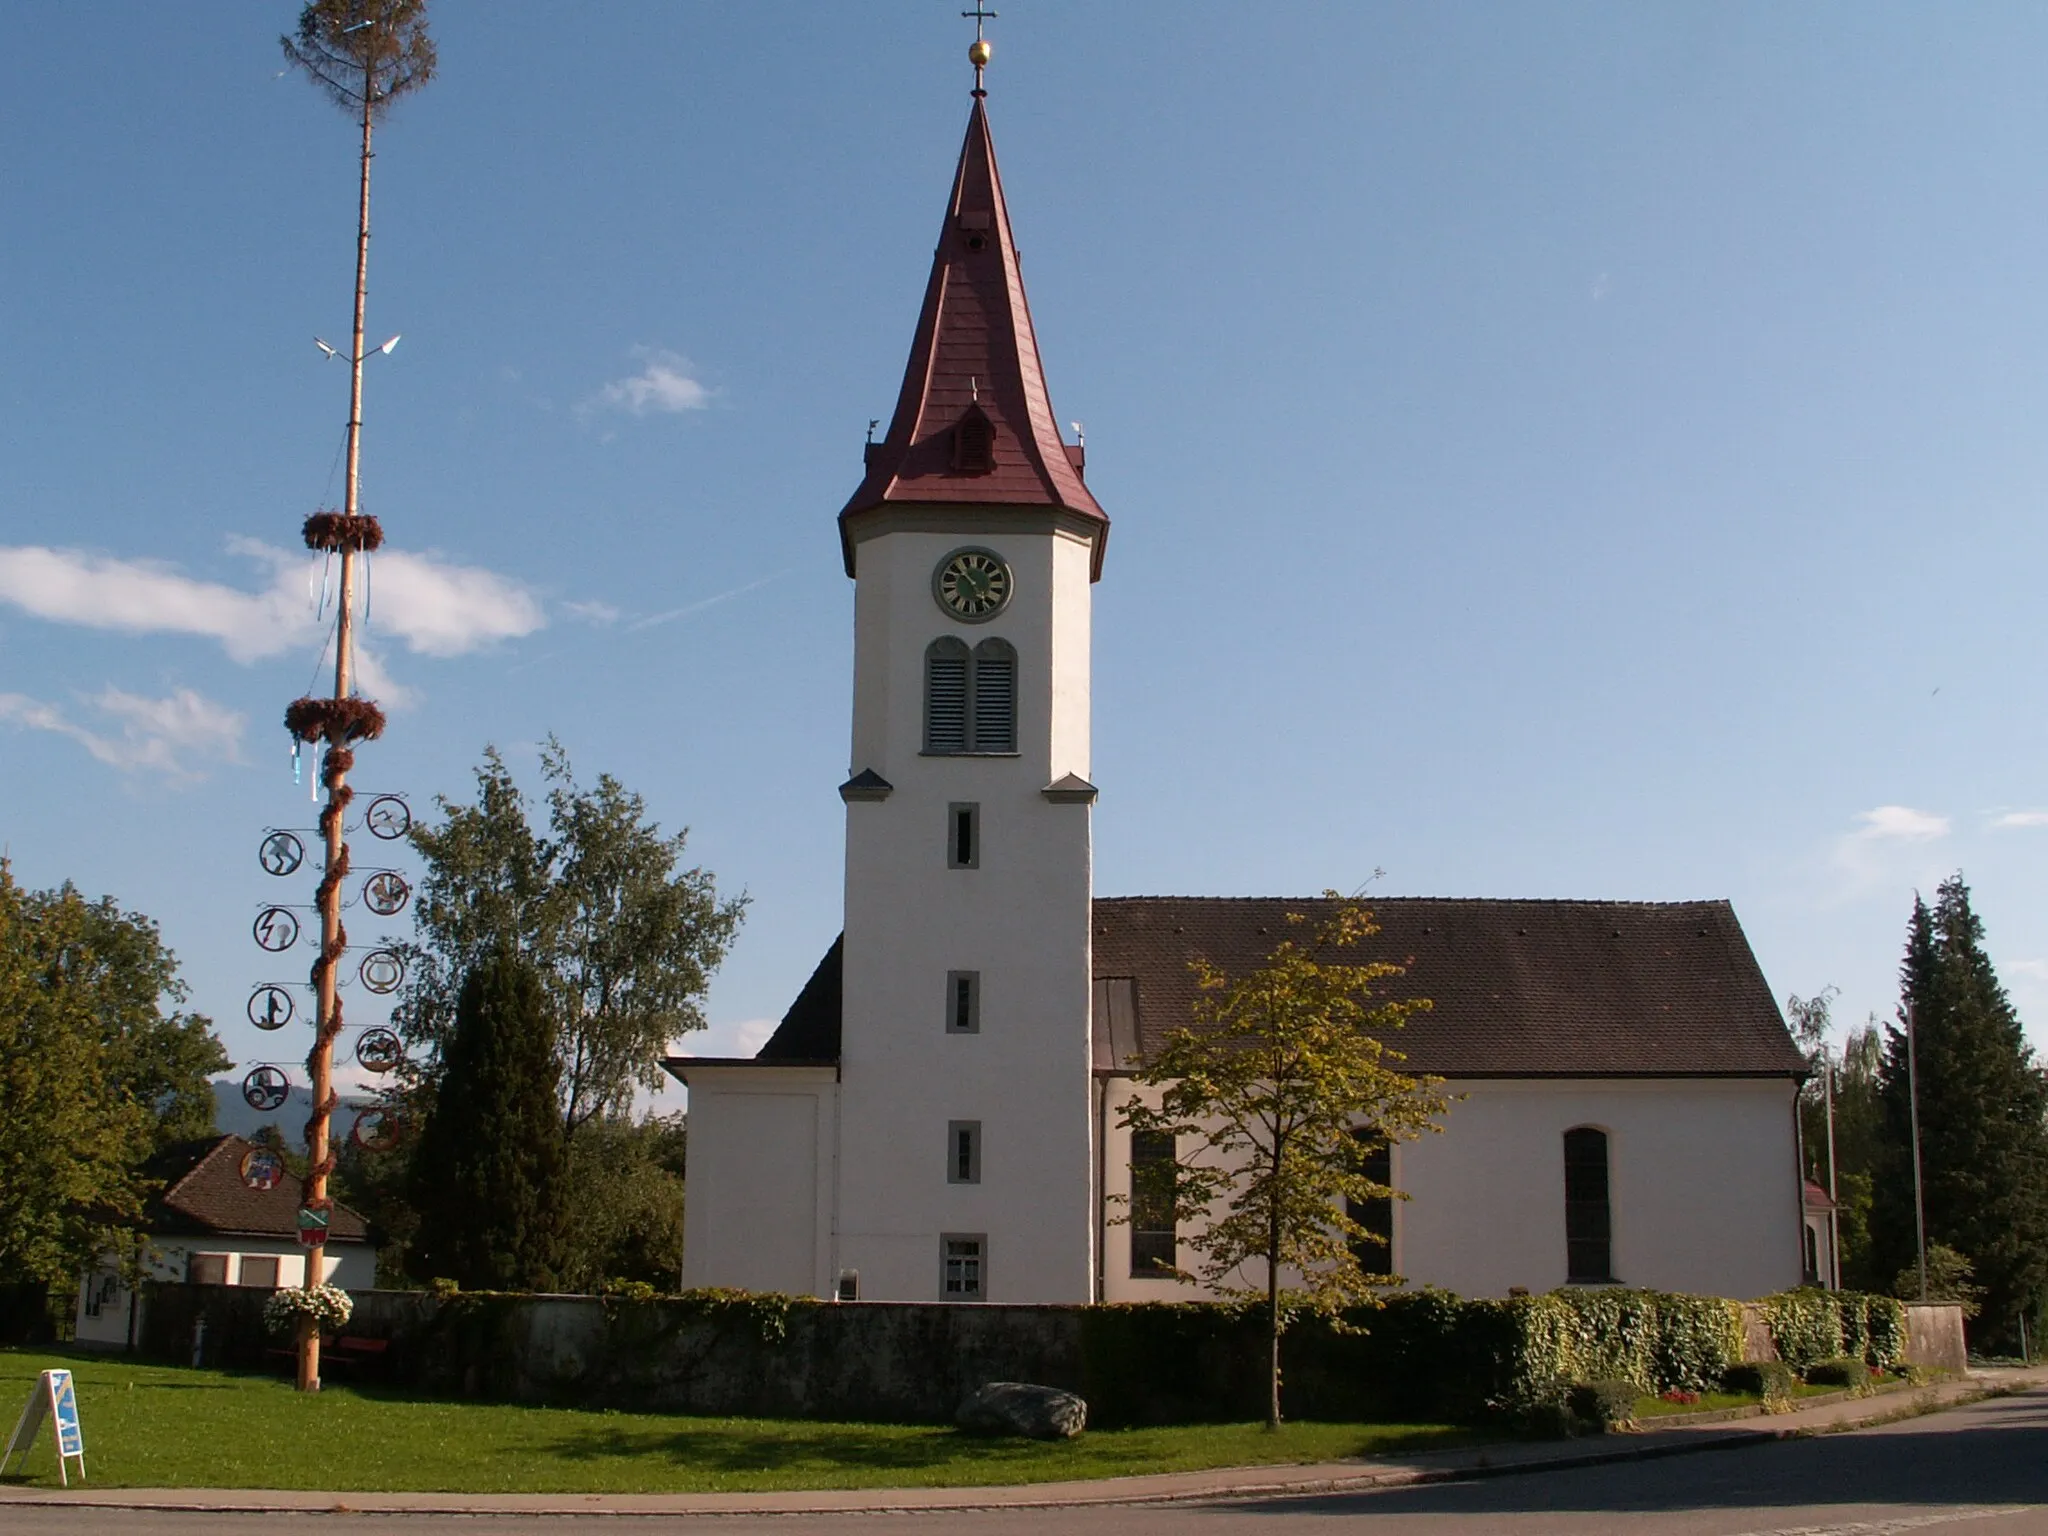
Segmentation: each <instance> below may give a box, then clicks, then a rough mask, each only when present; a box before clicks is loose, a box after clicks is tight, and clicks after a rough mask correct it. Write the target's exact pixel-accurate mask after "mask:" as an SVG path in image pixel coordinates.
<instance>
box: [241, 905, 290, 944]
mask: <svg viewBox="0 0 2048 1536" xmlns="http://www.w3.org/2000/svg"><path fill="white" fill-rule="evenodd" d="M250 931H251V932H252V933H254V934H255V935H256V942H257V943H258V944H260V945H262V946H263V948H265V949H267V950H269V951H270V952H271V953H272V954H273V955H274V954H277V953H279V952H281V951H283V950H287V949H290V948H291V947H292V946H293V945H294V944H296V943H298V942H299V920H298V918H297V917H296V916H294V915H293V913H292V911H291V909H290V908H289V907H265V908H264V909H263V910H262V911H261V912H258V913H257V914H256V922H255V925H254V926H253V927H252V928H251V929H250Z"/></svg>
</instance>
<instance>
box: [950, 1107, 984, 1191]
mask: <svg viewBox="0 0 2048 1536" xmlns="http://www.w3.org/2000/svg"><path fill="white" fill-rule="evenodd" d="M946 1182H947V1183H948V1184H979V1183H980V1182H981V1122H980V1121H979V1120H948V1121H947V1122H946Z"/></svg>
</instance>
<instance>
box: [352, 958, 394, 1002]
mask: <svg viewBox="0 0 2048 1536" xmlns="http://www.w3.org/2000/svg"><path fill="white" fill-rule="evenodd" d="M356 974H357V975H358V976H360V977H362V979H363V985H364V986H366V987H368V988H369V989H370V990H371V991H372V992H375V993H377V994H379V995H380V996H381V995H382V994H384V993H386V992H396V991H397V990H398V989H399V987H400V985H402V984H403V983H404V981H405V962H404V961H403V960H401V959H399V958H398V952H397V951H396V950H392V949H373V950H371V951H370V952H369V953H368V954H367V955H365V956H363V963H362V964H361V965H359V966H357V967H356Z"/></svg>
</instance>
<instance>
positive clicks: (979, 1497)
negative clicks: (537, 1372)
mask: <svg viewBox="0 0 2048 1536" xmlns="http://www.w3.org/2000/svg"><path fill="white" fill-rule="evenodd" d="M2015 1378H2016V1379H2014V1380H2012V1381H2010V1382H1987V1381H1983V1380H1979V1379H1971V1380H1965V1381H1958V1382H1950V1383H1943V1384H1937V1385H1935V1386H1931V1387H1923V1388H1920V1389H1918V1390H1917V1391H1915V1392H1913V1393H1912V1394H1911V1395H1910V1397H1905V1395H1904V1394H1885V1399H1860V1400H1859V1399H1851V1400H1850V1401H1865V1402H1869V1403H1871V1405H1872V1407H1871V1409H1870V1411H1868V1412H1864V1413H1856V1414H1837V1413H1836V1411H1835V1410H1837V1409H1839V1408H1840V1407H1841V1406H1842V1403H1840V1402H1833V1403H1829V1404H1826V1405H1823V1406H1822V1407H1820V1408H1815V1409H1803V1410H1795V1411H1794V1412H1792V1413H1789V1414H1784V1415H1780V1416H1777V1418H1776V1422H1772V1423H1768V1424H1761V1425H1760V1424H1756V1422H1755V1421H1754V1420H1749V1421H1738V1422H1742V1423H1743V1425H1744V1427H1743V1428H1740V1429H1708V1428H1706V1427H1704V1426H1702V1427H1699V1428H1692V1429H1687V1428H1676V1429H1668V1430H1666V1429H1651V1430H1644V1431H1640V1432H1638V1433H1635V1434H1627V1435H1620V1436H1614V1437H1602V1438H1601V1440H1600V1441H1599V1442H1598V1444H1597V1446H1596V1445H1594V1444H1588V1443H1585V1442H1581V1443H1580V1444H1581V1445H1582V1446H1583V1448H1582V1449H1572V1450H1562V1449H1560V1450H1559V1451H1556V1452H1553V1453H1552V1454H1549V1455H1537V1456H1532V1457H1526V1458H1522V1457H1516V1456H1513V1455H1510V1456H1507V1457H1505V1458H1502V1459H1495V1458H1496V1457H1497V1456H1498V1455H1499V1453H1500V1452H1501V1451H1503V1450H1510V1451H1512V1450H1513V1449H1515V1448H1516V1446H1515V1442H1500V1443H1497V1444H1495V1445H1493V1446H1490V1447H1472V1448H1468V1449H1465V1450H1460V1451H1447V1452H1444V1453H1442V1454H1443V1455H1444V1456H1445V1457H1446V1458H1451V1457H1455V1458H1457V1460H1456V1462H1455V1463H1452V1464H1446V1465H1438V1466H1418V1465H1414V1464H1412V1463H1411V1464H1407V1465H1394V1466H1380V1467H1372V1466H1363V1465H1361V1466H1359V1467H1358V1469H1357V1470H1356V1471H1349V1470H1347V1471H1343V1472H1329V1471H1318V1472H1316V1473H1313V1474H1310V1475H1307V1476H1295V1477H1287V1476H1285V1475H1284V1469H1282V1468H1277V1467H1276V1468H1271V1469H1268V1468H1252V1467H1245V1468H1238V1469H1235V1470H1236V1471H1238V1472H1239V1473H1242V1474H1257V1473H1262V1472H1263V1473H1266V1474H1267V1475H1264V1476H1257V1475H1244V1476H1240V1477H1239V1478H1238V1479H1237V1480H1235V1481H1229V1482H1202V1481H1200V1480H1201V1479H1204V1478H1210V1477H1214V1476H1215V1475H1216V1472H1209V1473H1203V1472H1193V1473H1157V1474H1140V1475H1138V1476H1134V1477H1121V1478H1103V1479H1100V1480H1096V1481H1091V1482H1085V1483H1075V1482H1068V1483H1035V1484H1034V1483H1023V1484H1006V1485H986V1484H984V1485H980V1486H974V1487H964V1488H961V1487H955V1488H886V1489H814V1490H792V1491H787V1492H778V1493H758V1494H757V1493H748V1494H715V1493H712V1494H707V1493H687V1494H513V1495H504V1494H499V1495H491V1494H481V1495H466V1494H379V1493H320V1492H306V1493H295V1492H285V1491H282V1490H277V1491H273V1490H266V1489H249V1490H246V1492H247V1494H248V1497H247V1498H246V1499H235V1498H233V1497H224V1496H223V1495H226V1494H229V1493H230V1492H231V1490H225V1489H191V1490H183V1489H150V1490H136V1489H108V1490H107V1491H105V1492H104V1493H101V1492H96V1491H92V1490H87V1489H73V1490H60V1489H34V1490H24V1491H21V1492H16V1491H15V1490H13V1489H8V1488H4V1487H0V1508H7V1507H12V1506H20V1507H25V1508H69V1509H77V1508H87V1509H106V1510H131V1511H136V1510H151V1511H179V1512H185V1513H191V1514H216V1515H304V1514H359V1515H460V1514H471V1515H476V1514H495V1515H500V1516H520V1517H535V1518H544V1517H554V1516H561V1515H582V1516H585V1517H589V1516H593V1515H604V1516H609V1517H613V1518H617V1519H636V1518H638V1519H647V1518H674V1517H675V1516H678V1515H778V1516H789V1515H824V1514H841V1515H845V1514H878V1515H881V1514H893V1515H904V1514H941V1513H970V1512H978V1511H991V1510H1004V1509H1034V1510H1041V1509H1042V1510H1053V1509H1075V1508H1093V1507H1104V1506H1116V1505H1131V1506H1137V1505H1164V1504H1213V1503H1225V1502H1230V1501H1234V1500H1241V1499H1286V1498H1314V1497H1319V1496H1328V1495H1330V1494H1343V1493H1370V1492H1375V1491H1378V1490H1382V1489H1395V1488H1414V1487H1422V1486H1427V1485H1430V1484H1437V1483H1455V1482H1477V1481H1482V1480H1488V1479H1494V1478H1503V1477H1519V1476H1523V1475H1527V1474H1532V1473H1539V1472H1564V1471H1571V1470H1575V1469H1578V1468H1585V1467H1599V1466H1612V1465H1615V1464H1618V1463H1623V1462H1631V1461H1661V1460H1664V1459H1667V1458H1669V1457H1673V1456H1691V1455H1697V1454H1701V1453H1703V1452H1708V1451H1729V1450H1740V1449H1743V1448H1746V1447H1749V1446H1755V1445H1766V1444H1772V1443H1775V1442H1778V1441H1783V1440H1794V1439H1804V1438H1807V1437H1810V1436H1814V1435H1824V1434H1840V1433H1843V1432H1846V1431H1849V1430H1856V1429H1871V1428H1875V1427H1877V1426H1878V1425H1881V1424H1889V1423H1896V1422H1899V1421H1901V1420H1904V1419H1912V1418H1919V1417H1922V1416H1924V1415H1926V1414H1930V1413H1939V1412H1942V1411H1944V1410H1946V1409H1950V1408H1960V1407H1965V1406H1967V1405H1968V1404H1971V1403H1976V1402H1982V1401H1984V1400H1985V1399H1986V1398H1991V1397H2004V1396H2010V1395H2012V1394H2013V1393H2015V1392H2019V1391H2025V1390H2027V1389H2028V1388H2031V1387H2039V1386H2043V1385H2048V1373H2041V1372H2034V1373H2028V1375H2027V1376H2026V1377H2025V1378H2023V1379H2021V1378H2019V1373H2015ZM1901 1397H1905V1400H1904V1401H1900V1398H1901ZM1880 1404H1881V1405H1880ZM1809 1415H1811V1416H1812V1421H1810V1422H1805V1423H1801V1422H1797V1421H1798V1420H1800V1419H1802V1418H1806V1417H1807V1416H1809ZM1666 1436H1668V1437H1669V1438H1668V1439H1666V1438H1664V1437H1666ZM1660 1441H1661V1442H1662V1443H1659V1442H1660ZM1326 1465H1327V1464H1326ZM1216 1470H1217V1472H1227V1471H1229V1470H1232V1469H1222V1468H1219V1469H1216ZM1175 1483H1178V1484H1181V1486H1179V1487H1174V1486H1171V1485H1173V1484H1175ZM1138 1484H1150V1485H1151V1486H1148V1487H1140V1486H1136V1485H1138Z"/></svg>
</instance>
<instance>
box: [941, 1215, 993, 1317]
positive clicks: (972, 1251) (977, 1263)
mask: <svg viewBox="0 0 2048 1536" xmlns="http://www.w3.org/2000/svg"><path fill="white" fill-rule="evenodd" d="M939 1295H940V1298H941V1299H942V1300H944V1301H986V1300H987V1299H988V1238H987V1236H986V1235H985V1234H983V1233H980V1232H948V1233H945V1234H944V1235H943V1236H941V1237H940V1238H939Z"/></svg>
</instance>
